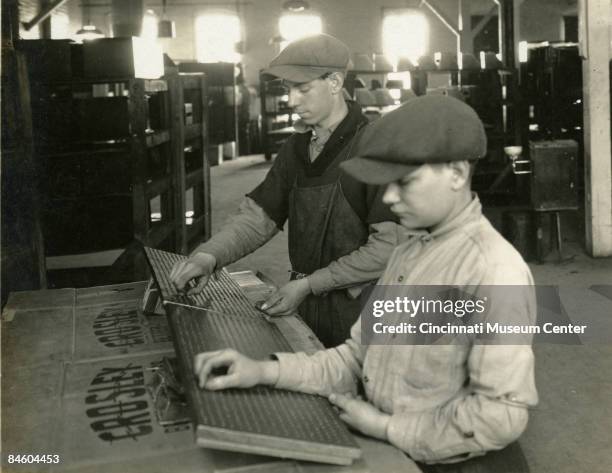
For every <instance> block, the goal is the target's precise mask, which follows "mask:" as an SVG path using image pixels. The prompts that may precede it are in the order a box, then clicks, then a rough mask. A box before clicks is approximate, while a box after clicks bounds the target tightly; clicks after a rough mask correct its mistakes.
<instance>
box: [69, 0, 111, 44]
mask: <svg viewBox="0 0 612 473" xmlns="http://www.w3.org/2000/svg"><path fill="white" fill-rule="evenodd" d="M82 6H83V16H84V17H86V18H87V22H86V23H85V22H84V24H83V26H82V27H81V28H80V29H79V30H78V31H77V32H76V33H75V35H76V37H77V38H76V39H78V40H81V41H89V40H92V39H98V38H104V36H105V34H104V33H103V32H102V30H100V29H99V28H97V27H96V26H95V25H94V24H93V23H92V22H91V14H90V8H89V2H88V1H84V2H83V5H82Z"/></svg>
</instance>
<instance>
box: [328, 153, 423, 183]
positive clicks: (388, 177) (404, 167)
mask: <svg viewBox="0 0 612 473" xmlns="http://www.w3.org/2000/svg"><path fill="white" fill-rule="evenodd" d="M420 166H421V164H416V163H415V164H403V163H390V162H387V161H379V160H374V159H369V158H353V159H349V160H348V161H345V162H343V163H342V164H341V165H340V167H341V168H342V169H343V170H344V171H346V172H347V173H348V174H349V175H350V176H352V177H354V178H355V179H357V180H358V181H361V182H365V183H366V184H388V183H389V182H393V181H397V180H398V179H401V178H402V177H404V176H405V175H406V174H410V173H411V172H412V171H414V170H415V169H417V168H419V167H420Z"/></svg>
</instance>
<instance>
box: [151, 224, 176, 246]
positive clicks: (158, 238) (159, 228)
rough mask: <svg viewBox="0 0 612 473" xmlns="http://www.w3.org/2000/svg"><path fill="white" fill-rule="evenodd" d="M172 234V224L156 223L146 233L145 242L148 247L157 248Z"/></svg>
mask: <svg viewBox="0 0 612 473" xmlns="http://www.w3.org/2000/svg"><path fill="white" fill-rule="evenodd" d="M172 232H174V225H173V224H172V223H169V222H166V223H162V222H159V223H156V224H154V226H153V227H151V229H150V230H149V231H148V232H147V242H148V245H149V246H152V247H155V248H157V247H158V246H159V245H160V244H161V243H162V242H163V241H164V240H166V239H167V238H168V237H169V236H170V235H172Z"/></svg>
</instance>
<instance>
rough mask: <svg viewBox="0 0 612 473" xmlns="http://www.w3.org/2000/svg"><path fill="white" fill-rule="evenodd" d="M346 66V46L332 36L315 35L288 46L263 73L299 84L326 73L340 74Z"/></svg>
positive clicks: (347, 57)
mask: <svg viewBox="0 0 612 473" xmlns="http://www.w3.org/2000/svg"><path fill="white" fill-rule="evenodd" d="M349 63H350V53H349V49H348V47H347V46H346V44H344V43H343V42H342V41H340V40H339V39H337V38H334V37H333V36H330V35H327V34H317V35H313V36H307V37H305V38H301V39H298V40H296V41H293V42H291V43H289V44H288V45H287V47H286V48H285V49H283V50H282V51H281V52H280V53H279V54H278V56H276V57H275V58H274V59H272V62H270V67H269V68H268V69H266V70H265V71H264V73H266V74H270V75H273V76H276V77H280V78H281V79H285V80H289V81H291V82H297V83H303V82H310V81H311V80H314V79H317V78H318V77H321V76H322V75H324V74H326V73H328V72H344V71H346V69H347V68H348V66H349Z"/></svg>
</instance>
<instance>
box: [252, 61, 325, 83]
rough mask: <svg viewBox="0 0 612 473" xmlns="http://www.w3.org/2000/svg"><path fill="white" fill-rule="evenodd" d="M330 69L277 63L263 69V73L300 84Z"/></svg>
mask: <svg viewBox="0 0 612 473" xmlns="http://www.w3.org/2000/svg"><path fill="white" fill-rule="evenodd" d="M331 70H332V69H330V68H328V67H313V66H286V65H278V66H271V67H269V68H268V69H265V70H264V71H263V73H264V74H266V75H271V76H274V77H280V78H281V79H285V80H288V81H291V82H296V83H298V84H301V83H303V82H310V81H311V80H315V79H317V78H319V77H321V76H322V75H323V74H325V73H326V72H330V71H331Z"/></svg>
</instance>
